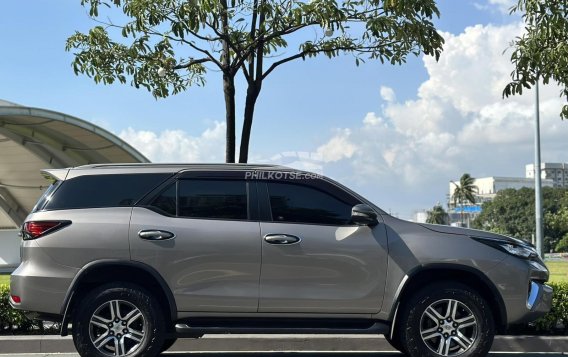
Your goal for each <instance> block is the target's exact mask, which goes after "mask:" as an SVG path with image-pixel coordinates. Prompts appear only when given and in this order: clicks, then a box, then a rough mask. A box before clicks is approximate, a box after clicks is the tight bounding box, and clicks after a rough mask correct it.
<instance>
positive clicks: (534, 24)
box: [503, 0, 568, 118]
mask: <svg viewBox="0 0 568 357" xmlns="http://www.w3.org/2000/svg"><path fill="white" fill-rule="evenodd" d="M513 12H522V13H523V15H522V16H523V20H524V22H525V32H524V34H523V35H521V36H519V37H517V38H516V39H515V40H514V41H513V43H512V45H513V48H514V50H513V53H512V54H511V61H512V62H513V64H514V65H515V69H514V71H513V72H512V73H511V78H512V81H511V83H509V84H507V86H506V87H505V89H504V90H503V95H504V96H506V97H508V96H510V95H514V94H522V93H523V88H531V87H532V86H533V85H534V84H535V83H536V81H537V80H539V79H541V80H542V81H543V82H544V83H545V84H547V83H548V82H550V80H551V79H552V80H554V81H556V82H558V83H559V84H560V85H561V86H563V89H562V91H561V92H560V96H564V97H566V99H567V100H568V71H567V70H566V68H568V41H566V39H567V38H568V2H567V1H564V0H519V2H518V3H517V5H516V6H514V7H513V8H512V9H511V13H513ZM560 115H561V117H562V118H568V104H566V105H564V107H563V108H562V112H561V114H560Z"/></svg>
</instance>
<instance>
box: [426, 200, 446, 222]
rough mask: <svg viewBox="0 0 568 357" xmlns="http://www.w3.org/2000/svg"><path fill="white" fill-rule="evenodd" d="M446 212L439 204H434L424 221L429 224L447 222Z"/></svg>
mask: <svg viewBox="0 0 568 357" xmlns="http://www.w3.org/2000/svg"><path fill="white" fill-rule="evenodd" d="M448 218H449V217H448V213H447V212H446V211H445V210H444V207H442V205H441V204H439V203H438V204H436V205H435V206H434V207H432V209H431V210H430V211H428V217H427V218H426V223H431V224H448Z"/></svg>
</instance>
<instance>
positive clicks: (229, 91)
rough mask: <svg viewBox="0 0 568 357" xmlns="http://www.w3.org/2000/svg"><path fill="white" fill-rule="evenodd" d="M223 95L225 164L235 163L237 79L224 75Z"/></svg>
mask: <svg viewBox="0 0 568 357" xmlns="http://www.w3.org/2000/svg"><path fill="white" fill-rule="evenodd" d="M223 93H224V94H225V119H226V122H227V132H226V141H227V144H226V149H225V162H228V163H232V162H235V145H236V144H235V78H234V77H233V76H231V75H230V74H228V73H224V74H223Z"/></svg>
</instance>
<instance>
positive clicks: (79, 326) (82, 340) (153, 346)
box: [72, 283, 165, 357]
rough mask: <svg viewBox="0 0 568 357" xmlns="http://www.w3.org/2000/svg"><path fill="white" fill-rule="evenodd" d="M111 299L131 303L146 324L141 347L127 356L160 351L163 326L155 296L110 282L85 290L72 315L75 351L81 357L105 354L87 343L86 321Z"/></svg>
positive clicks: (145, 355) (146, 355) (141, 356)
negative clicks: (86, 292)
mask: <svg viewBox="0 0 568 357" xmlns="http://www.w3.org/2000/svg"><path fill="white" fill-rule="evenodd" d="M111 300H124V301H127V302H129V303H131V304H133V305H135V306H136V307H137V308H138V309H139V310H140V311H141V312H142V314H143V315H144V319H145V321H146V323H147V324H148V326H147V334H146V335H145V336H144V338H143V340H142V344H141V346H140V347H139V348H138V349H137V350H136V351H134V352H133V353H132V354H130V355H128V356H129V357H130V356H132V357H153V356H157V355H158V354H159V353H160V352H162V346H163V344H164V331H165V330H164V327H165V326H164V319H163V318H162V316H161V313H160V309H159V308H158V307H157V306H158V304H157V302H156V300H155V298H154V297H153V296H152V295H151V294H150V293H148V292H147V291H146V290H145V289H143V288H141V287H139V286H136V285H132V284H128V283H122V284H120V283H114V284H108V285H105V286H102V287H100V288H97V289H95V290H93V291H92V292H90V293H88V294H87V295H86V296H85V298H84V299H83V300H82V301H81V302H80V305H79V307H78V309H77V310H76V312H75V314H74V316H73V324H72V326H73V327H72V331H73V343H74V344H75V348H76V349H77V351H78V352H79V354H80V355H81V356H83V357H87V356H88V357H108V356H107V355H105V354H103V353H101V352H99V351H98V350H97V348H96V347H95V346H94V345H93V343H92V342H91V339H90V337H89V321H90V319H91V316H92V315H93V313H94V312H95V310H96V309H97V308H98V307H99V306H101V305H102V304H104V303H105V302H108V301H111Z"/></svg>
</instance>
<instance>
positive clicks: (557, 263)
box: [546, 260, 568, 283]
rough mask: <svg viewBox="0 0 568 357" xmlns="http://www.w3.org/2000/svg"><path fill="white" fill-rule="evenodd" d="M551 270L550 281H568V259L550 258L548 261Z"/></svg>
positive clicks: (547, 264)
mask: <svg viewBox="0 0 568 357" xmlns="http://www.w3.org/2000/svg"><path fill="white" fill-rule="evenodd" d="M546 266H547V267H548V270H550V281H552V282H555V283H568V261H562V260H549V261H547V262H546Z"/></svg>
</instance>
